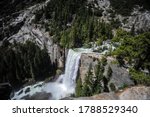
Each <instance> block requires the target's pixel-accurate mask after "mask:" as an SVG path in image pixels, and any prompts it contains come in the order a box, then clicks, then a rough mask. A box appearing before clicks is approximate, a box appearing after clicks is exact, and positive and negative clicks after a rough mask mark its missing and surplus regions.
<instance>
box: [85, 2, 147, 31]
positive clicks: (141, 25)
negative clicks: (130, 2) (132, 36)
mask: <svg viewBox="0 0 150 117" xmlns="http://www.w3.org/2000/svg"><path fill="white" fill-rule="evenodd" d="M88 1H89V3H92V4H94V7H95V8H96V9H97V8H98V9H100V10H102V11H103V12H102V17H101V18H100V19H101V20H103V21H105V22H111V21H112V20H118V21H119V22H120V27H122V28H123V29H125V30H126V31H131V29H132V27H133V26H134V31H135V32H141V31H148V30H150V11H148V10H145V11H141V9H142V8H140V7H139V6H136V7H135V8H133V11H132V13H131V15H130V16H122V15H119V14H115V11H114V10H113V8H112V6H111V4H110V0H94V1H93V0H88ZM110 11H111V12H110ZM112 14H113V17H112Z"/></svg>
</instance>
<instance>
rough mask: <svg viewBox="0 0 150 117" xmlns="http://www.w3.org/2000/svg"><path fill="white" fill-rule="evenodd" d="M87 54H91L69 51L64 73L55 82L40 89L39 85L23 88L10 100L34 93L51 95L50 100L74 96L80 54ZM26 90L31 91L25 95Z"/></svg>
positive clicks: (83, 50)
mask: <svg viewBox="0 0 150 117" xmlns="http://www.w3.org/2000/svg"><path fill="white" fill-rule="evenodd" d="M89 52H92V51H91V49H76V50H75V51H74V50H72V49H70V50H69V52H68V56H67V60H66V65H65V73H64V74H62V75H60V76H59V78H58V79H57V80H56V81H55V82H50V83H46V84H43V85H42V86H40V87H39V86H38V85H39V84H35V85H33V86H28V87H25V88H23V89H21V90H22V92H21V91H18V92H16V93H15V95H14V97H13V98H12V99H21V98H22V97H24V96H27V95H29V96H32V95H34V94H35V93H36V92H47V93H51V94H52V96H51V97H50V99H61V98H64V97H67V96H70V95H71V94H74V92H75V86H76V77H77V75H78V68H79V63H80V57H81V54H82V53H89ZM27 88H30V89H31V90H30V91H29V92H26V93H25V90H26V89H27ZM20 92H21V93H20Z"/></svg>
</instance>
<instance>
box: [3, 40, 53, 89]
mask: <svg viewBox="0 0 150 117" xmlns="http://www.w3.org/2000/svg"><path fill="white" fill-rule="evenodd" d="M0 68H1V69H0V76H1V78H0V82H1V83H2V82H9V83H10V84H11V85H12V86H13V87H14V88H18V87H20V86H21V85H22V84H24V83H25V82H26V81H28V80H30V79H34V80H35V81H38V80H44V79H45V78H47V77H49V76H52V75H53V74H54V73H55V68H56V67H55V65H54V64H52V63H51V61H50V57H49V55H48V53H47V49H46V48H44V49H42V50H41V49H40V48H39V47H38V46H37V45H35V44H34V43H33V42H30V41H27V42H26V43H25V44H21V43H16V42H14V44H10V43H9V42H8V41H4V42H3V45H2V46H1V47H0Z"/></svg>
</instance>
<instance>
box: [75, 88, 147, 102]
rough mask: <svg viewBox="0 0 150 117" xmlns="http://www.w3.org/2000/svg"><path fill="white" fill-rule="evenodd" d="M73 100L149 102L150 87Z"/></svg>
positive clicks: (127, 89)
mask: <svg viewBox="0 0 150 117" xmlns="http://www.w3.org/2000/svg"><path fill="white" fill-rule="evenodd" d="M74 99H75V100H76V99H77V100H150V87H146V86H134V87H131V88H126V89H124V90H121V91H118V92H110V93H101V94H98V95H94V96H91V97H79V98H74Z"/></svg>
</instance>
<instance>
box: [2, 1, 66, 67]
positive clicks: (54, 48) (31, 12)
mask: <svg viewBox="0 0 150 117" xmlns="http://www.w3.org/2000/svg"><path fill="white" fill-rule="evenodd" d="M44 1H45V0H43V2H41V3H39V4H38V2H37V3H36V4H33V6H32V5H31V6H30V7H28V8H22V9H21V10H20V11H18V12H14V13H16V14H17V15H16V16H15V17H12V16H11V15H12V14H8V16H7V18H8V17H9V19H10V20H8V21H7V22H5V21H4V20H5V18H4V17H2V18H1V17H0V41H1V40H8V41H9V42H11V43H13V42H14V41H16V42H21V43H25V42H26V41H27V40H30V41H33V42H35V43H36V44H37V45H39V46H40V47H41V48H44V46H46V47H47V49H48V53H49V55H50V58H51V61H52V62H53V63H56V62H57V64H58V66H59V62H58V61H60V60H59V59H61V58H62V56H63V50H62V49H61V48H60V47H59V45H57V44H55V43H54V42H53V39H52V37H50V35H49V33H48V32H46V29H45V27H44V26H42V25H40V24H35V23H34V21H35V15H36V14H37V13H38V12H39V11H40V10H41V9H43V8H44V7H46V6H47V4H48V3H49V1H50V0H47V1H45V2H44ZM23 2H27V1H23ZM30 2H32V1H30ZM12 4H13V2H12ZM18 4H19V3H18ZM43 21H44V22H46V19H43ZM1 33H2V34H1ZM60 66H61V67H62V65H60Z"/></svg>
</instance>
